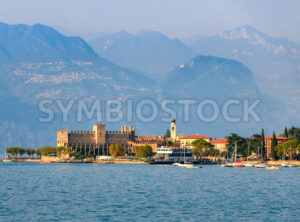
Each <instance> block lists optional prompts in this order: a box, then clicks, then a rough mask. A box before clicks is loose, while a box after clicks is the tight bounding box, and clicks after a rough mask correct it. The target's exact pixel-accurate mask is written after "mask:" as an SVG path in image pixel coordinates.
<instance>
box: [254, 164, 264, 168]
mask: <svg viewBox="0 0 300 222" xmlns="http://www.w3.org/2000/svg"><path fill="white" fill-rule="evenodd" d="M266 167H267V165H266V164H263V163H259V164H255V168H266Z"/></svg>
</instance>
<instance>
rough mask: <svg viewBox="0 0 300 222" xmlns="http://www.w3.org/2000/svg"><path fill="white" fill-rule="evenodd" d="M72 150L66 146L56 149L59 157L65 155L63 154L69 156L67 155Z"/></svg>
mask: <svg viewBox="0 0 300 222" xmlns="http://www.w3.org/2000/svg"><path fill="white" fill-rule="evenodd" d="M70 151H71V150H70V148H68V147H65V146H58V147H57V148H56V152H57V155H59V156H60V155H63V154H67V153H70Z"/></svg>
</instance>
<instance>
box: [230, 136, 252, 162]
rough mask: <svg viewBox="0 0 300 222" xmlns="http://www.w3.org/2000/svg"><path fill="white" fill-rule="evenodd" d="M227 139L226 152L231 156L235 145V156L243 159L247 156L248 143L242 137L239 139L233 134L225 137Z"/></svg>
mask: <svg viewBox="0 0 300 222" xmlns="http://www.w3.org/2000/svg"><path fill="white" fill-rule="evenodd" d="M226 139H227V144H226V148H227V152H228V153H229V154H230V153H231V155H232V154H233V153H234V150H235V143H236V144H237V154H238V155H240V156H243V157H246V156H247V155H248V143H247V140H246V139H245V138H244V137H241V136H239V135H237V134H235V133H232V134H230V136H226Z"/></svg>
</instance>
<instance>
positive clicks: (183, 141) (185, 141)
mask: <svg viewBox="0 0 300 222" xmlns="http://www.w3.org/2000/svg"><path fill="white" fill-rule="evenodd" d="M199 139H203V140H205V141H206V142H210V141H211V140H212V138H211V137H208V136H204V135H198V134H197V135H189V136H184V137H181V138H180V146H184V147H187V148H192V142H193V141H195V140H199Z"/></svg>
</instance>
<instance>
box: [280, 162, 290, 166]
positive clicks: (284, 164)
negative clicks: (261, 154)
mask: <svg viewBox="0 0 300 222" xmlns="http://www.w3.org/2000/svg"><path fill="white" fill-rule="evenodd" d="M281 167H289V166H288V164H286V163H283V164H281Z"/></svg>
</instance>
